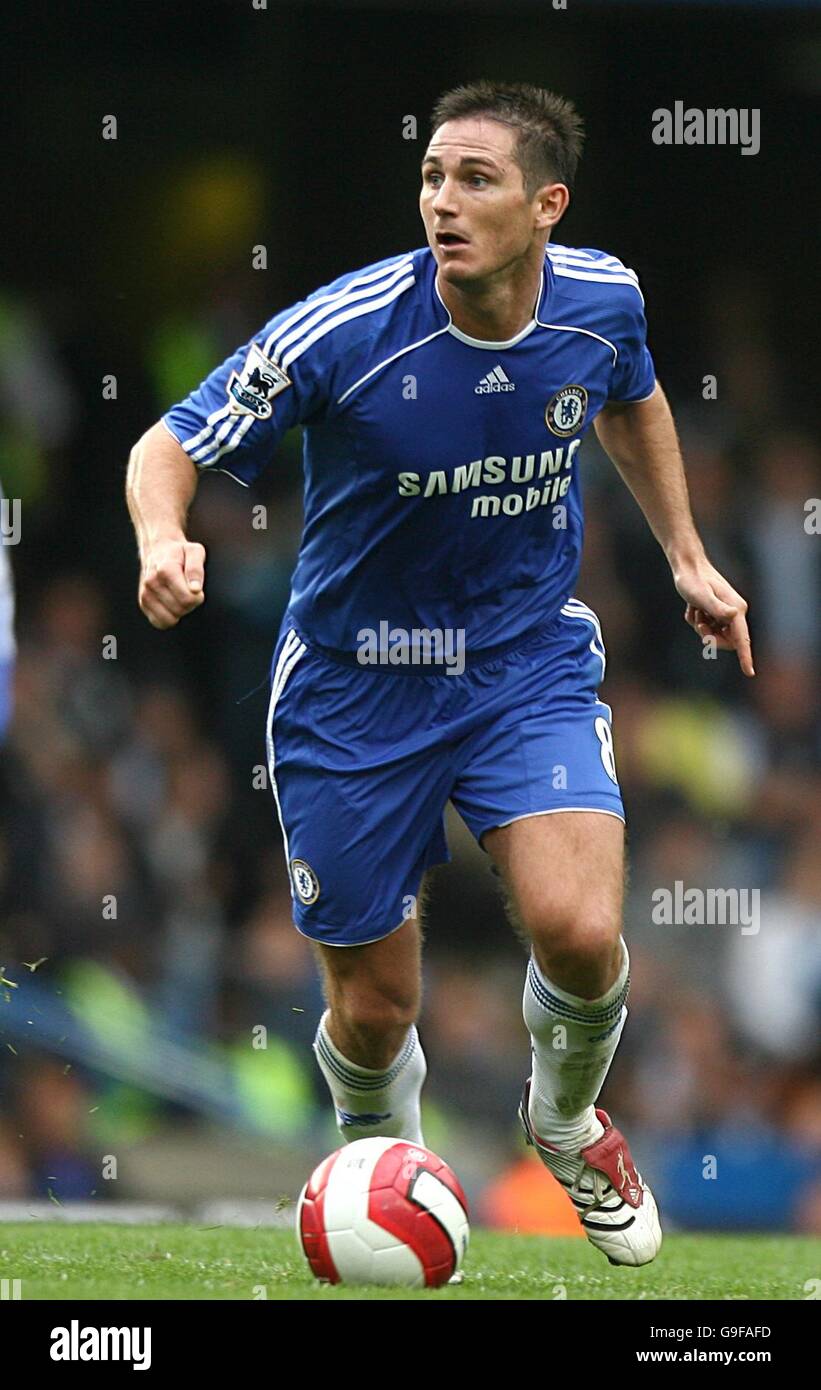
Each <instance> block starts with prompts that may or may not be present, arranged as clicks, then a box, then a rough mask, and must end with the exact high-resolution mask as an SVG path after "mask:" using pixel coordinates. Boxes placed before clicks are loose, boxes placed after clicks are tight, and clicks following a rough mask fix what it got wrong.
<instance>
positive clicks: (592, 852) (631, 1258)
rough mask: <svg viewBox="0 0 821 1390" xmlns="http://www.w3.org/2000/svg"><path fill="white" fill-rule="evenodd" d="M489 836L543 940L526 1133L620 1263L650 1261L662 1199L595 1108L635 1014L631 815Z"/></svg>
mask: <svg viewBox="0 0 821 1390" xmlns="http://www.w3.org/2000/svg"><path fill="white" fill-rule="evenodd" d="M484 842H485V844H486V846H487V848H488V850H489V851H490V853H491V854H492V855H493V857H494V859H495V860H496V862H497V864H498V865H499V866H500V868H501V870H502V873H503V874H504V876H505V879H506V881H507V883H508V886H509V889H510V892H511V895H512V898H513V907H514V911H515V916H516V918H517V919H518V923H519V925H520V926H521V927H522V928H523V930H524V931H525V933H526V935H527V937H528V938H529V940H530V942H531V958H530V964H529V966H528V972H527V981H526V983H525V992H524V1004H523V1010H524V1017H525V1022H526V1024H527V1026H528V1029H529V1030H530V1037H531V1043H532V1050H533V1074H532V1077H531V1080H530V1082H529V1083H528V1084H527V1086H526V1087H525V1094H524V1097H523V1099H522V1109H521V1117H522V1123H523V1125H524V1128H525V1133H526V1135H527V1138H528V1140H529V1142H530V1143H532V1144H535V1146H536V1149H537V1152H538V1153H539V1156H540V1158H541V1159H542V1162H543V1163H544V1164H545V1166H546V1167H547V1168H549V1169H550V1171H551V1173H552V1174H553V1176H554V1177H555V1178H556V1179H557V1180H558V1181H559V1182H560V1183H561V1184H562V1185H563V1186H564V1188H565V1190H566V1191H567V1193H568V1195H569V1197H570V1199H571V1201H572V1202H573V1205H574V1206H575V1208H576V1211H577V1212H578V1214H579V1219H580V1220H581V1223H582V1226H583V1227H584V1230H585V1232H586V1234H587V1237H588V1239H589V1240H590V1241H591V1242H592V1244H593V1245H595V1246H596V1248H597V1249H599V1250H601V1251H602V1253H603V1254H605V1255H606V1256H607V1258H608V1259H609V1260H610V1262H611V1264H627V1265H642V1264H647V1263H648V1261H649V1260H652V1259H653V1258H654V1257H655V1256H656V1255H657V1254H658V1251H659V1248H660V1246H661V1227H660V1225H659V1219H658V1211H657V1209H656V1203H655V1200H654V1198H653V1194H652V1192H651V1191H650V1189H649V1187H648V1186H647V1184H646V1183H645V1182H644V1181H643V1179H642V1177H641V1174H640V1173H639V1172H638V1170H637V1169H636V1166H635V1164H634V1162H633V1159H632V1156H631V1154H630V1149H629V1147H628V1144H627V1141H626V1139H625V1137H624V1135H623V1134H622V1133H621V1131H620V1130H618V1129H616V1127H615V1125H613V1123H612V1122H611V1120H610V1118H609V1116H608V1115H607V1113H606V1112H605V1111H603V1110H600V1111H599V1112H598V1113H597V1112H596V1108H595V1101H596V1099H597V1097H598V1094H599V1091H600V1090H601V1088H602V1085H603V1083H604V1078H605V1077H606V1075H607V1071H608V1068H609V1066H610V1063H611V1061H612V1060H613V1054H614V1052H615V1050H616V1047H617V1045H618V1041H619V1038H620V1036H621V1032H622V1029H623V1027H624V1022H625V1019H626V1017H627V1009H626V1007H625V1003H624V1001H625V999H626V998H627V990H628V985H629V973H628V972H629V960H628V956H627V948H626V947H625V945H624V942H623V940H622V937H621V903H622V892H623V870H622V864H623V852H624V831H623V827H622V823H621V821H620V820H619V819H618V818H617V817H616V816H611V815H604V814H601V813H594V812H586V811H557V812H556V813H555V814H551V815H545V816H529V817H527V818H526V819H523V820H520V821H515V822H512V823H511V824H509V825H507V826H501V827H499V828H497V829H495V830H493V831H489V832H487V833H486V835H485V837H484ZM600 1116H601V1117H602V1118H600ZM603 1120H604V1121H606V1123H603Z"/></svg>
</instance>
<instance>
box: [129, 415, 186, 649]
mask: <svg viewBox="0 0 821 1390" xmlns="http://www.w3.org/2000/svg"><path fill="white" fill-rule="evenodd" d="M196 490H197V470H196V468H195V467H194V465H193V463H192V462H191V460H190V458H189V457H188V455H187V454H186V452H185V450H184V449H183V447H182V445H181V444H179V443H178V442H177V440H176V439H175V438H174V437H173V435H172V434H170V433H169V431H168V430H167V429H166V428H165V425H163V424H162V423H161V422H160V421H157V423H156V425H152V426H151V428H150V429H149V430H146V432H145V434H144V435H143V437H142V439H140V440H138V442H137V443H136V444H135V445H134V448H133V449H132V450H131V456H130V458H129V461H128V474H127V478H126V489H125V491H126V499H127V501H128V510H129V511H130V513H131V520H132V521H133V523H134V530H135V531H136V533H137V545H138V547H139V552H140V586H139V604H140V608H141V609H142V611H143V613H145V616H146V617H147V618H148V621H149V622H150V623H151V624H152V626H153V627H159V628H167V627H174V625H175V624H176V623H178V622H179V620H180V618H182V617H184V616H185V614H186V613H190V611H191V609H192V608H198V607H199V605H200V604H201V603H202V602H204V599H205V593H204V591H203V583H204V578H205V549H204V547H203V546H201V545H199V544H197V543H196V542H194V541H189V540H187V539H186V535H185V527H186V521H187V518H188V508H189V507H190V505H191V502H192V501H193V498H194V494H195V492H196Z"/></svg>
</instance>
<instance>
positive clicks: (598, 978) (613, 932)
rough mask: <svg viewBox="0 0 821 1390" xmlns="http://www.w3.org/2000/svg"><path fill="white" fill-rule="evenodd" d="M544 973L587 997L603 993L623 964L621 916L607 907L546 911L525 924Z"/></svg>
mask: <svg viewBox="0 0 821 1390" xmlns="http://www.w3.org/2000/svg"><path fill="white" fill-rule="evenodd" d="M526 926H527V931H528V935H529V937H530V941H531V943H532V947H533V954H534V956H535V958H536V964H537V965H538V966H539V969H540V970H541V971H542V973H543V974H545V975H547V976H548V978H550V979H552V980H553V981H554V982H555V983H556V984H558V985H560V986H563V987H564V988H566V989H568V990H569V991H570V992H571V993H574V994H580V995H581V996H582V997H585V998H596V997H597V996H598V995H599V994H603V993H604V992H605V990H606V989H607V988H608V987H609V985H610V984H611V983H612V981H613V979H615V977H616V975H617V974H618V969H619V965H620V962H621V946H620V939H621V914H620V913H616V912H615V911H611V910H608V909H605V908H599V909H593V908H587V909H584V908H572V907H570V906H568V907H567V908H566V909H565V910H560V909H556V908H555V907H554V908H553V909H552V910H551V909H550V908H548V907H546V908H544V909H543V910H541V911H539V912H536V913H533V914H531V917H530V920H529V921H528V922H527V923H526Z"/></svg>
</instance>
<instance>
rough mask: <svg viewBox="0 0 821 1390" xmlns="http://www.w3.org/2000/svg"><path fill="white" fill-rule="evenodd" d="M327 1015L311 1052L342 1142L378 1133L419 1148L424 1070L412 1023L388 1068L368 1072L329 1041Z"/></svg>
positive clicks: (317, 1033) (323, 1016)
mask: <svg viewBox="0 0 821 1390" xmlns="http://www.w3.org/2000/svg"><path fill="white" fill-rule="evenodd" d="M327 1017H328V1011H327V1010H326V1012H325V1013H324V1014H323V1015H322V1018H321V1019H320V1021H319V1027H318V1028H317V1030H316V1037H315V1039H314V1052H315V1053H316V1060H317V1062H318V1063H319V1067H320V1070H321V1072H322V1075H323V1076H324V1077H325V1080H326V1081H327V1083H328V1087H329V1089H330V1092H331V1097H332V1099H333V1103H334V1107H335V1109H336V1125H337V1129H338V1130H339V1132H340V1134H341V1135H342V1137H343V1139H344V1140H345V1141H346V1143H349V1144H350V1143H351V1142H352V1141H353V1140H354V1139H368V1138H370V1137H371V1135H374V1134H379V1135H383V1136H385V1137H387V1138H392V1139H408V1140H410V1142H411V1143H412V1144H421V1145H423V1146H424V1143H425V1141H424V1139H423V1138H422V1120H421V1116H420V1113H419V1097H420V1093H421V1091H422V1083H423V1082H424V1080H425V1077H426V1075H427V1070H428V1069H427V1064H426V1062H425V1054H424V1052H423V1051H422V1045H421V1043H420V1042H419V1035H418V1033H417V1031H416V1029H415V1028H414V1027H413V1025H411V1027H410V1028H409V1029H408V1036H407V1038H406V1039H405V1041H404V1043H403V1044H402V1046H401V1048H400V1049H399V1052H398V1053H397V1055H396V1057H395V1058H394V1059H393V1061H392V1062H391V1064H390V1066H389V1067H386V1068H385V1070H384V1071H372V1070H371V1069H370V1068H369V1067H360V1066H359V1065H358V1064H357V1063H356V1062H349V1061H348V1059H347V1057H343V1055H342V1053H341V1052H340V1051H339V1049H338V1047H336V1045H335V1044H334V1043H333V1042H332V1041H331V1037H330V1034H329V1033H328V1030H327V1028H326V1026H325V1021H326V1019H327Z"/></svg>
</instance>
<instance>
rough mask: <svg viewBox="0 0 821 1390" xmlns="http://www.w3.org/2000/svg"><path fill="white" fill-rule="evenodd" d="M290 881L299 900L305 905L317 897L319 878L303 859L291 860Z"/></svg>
mask: <svg viewBox="0 0 821 1390" xmlns="http://www.w3.org/2000/svg"><path fill="white" fill-rule="evenodd" d="M291 881H292V883H293V885H294V892H295V893H296V895H297V897H298V898H299V901H300V902H301V903H304V904H305V906H306V907H310V905H311V903H315V902H316V900H317V898H318V897H319V879H318V878H317V876H316V874H315V873H314V871H313V869H312V868H311V866H310V864H306V862H305V860H304V859H292V860H291Z"/></svg>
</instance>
